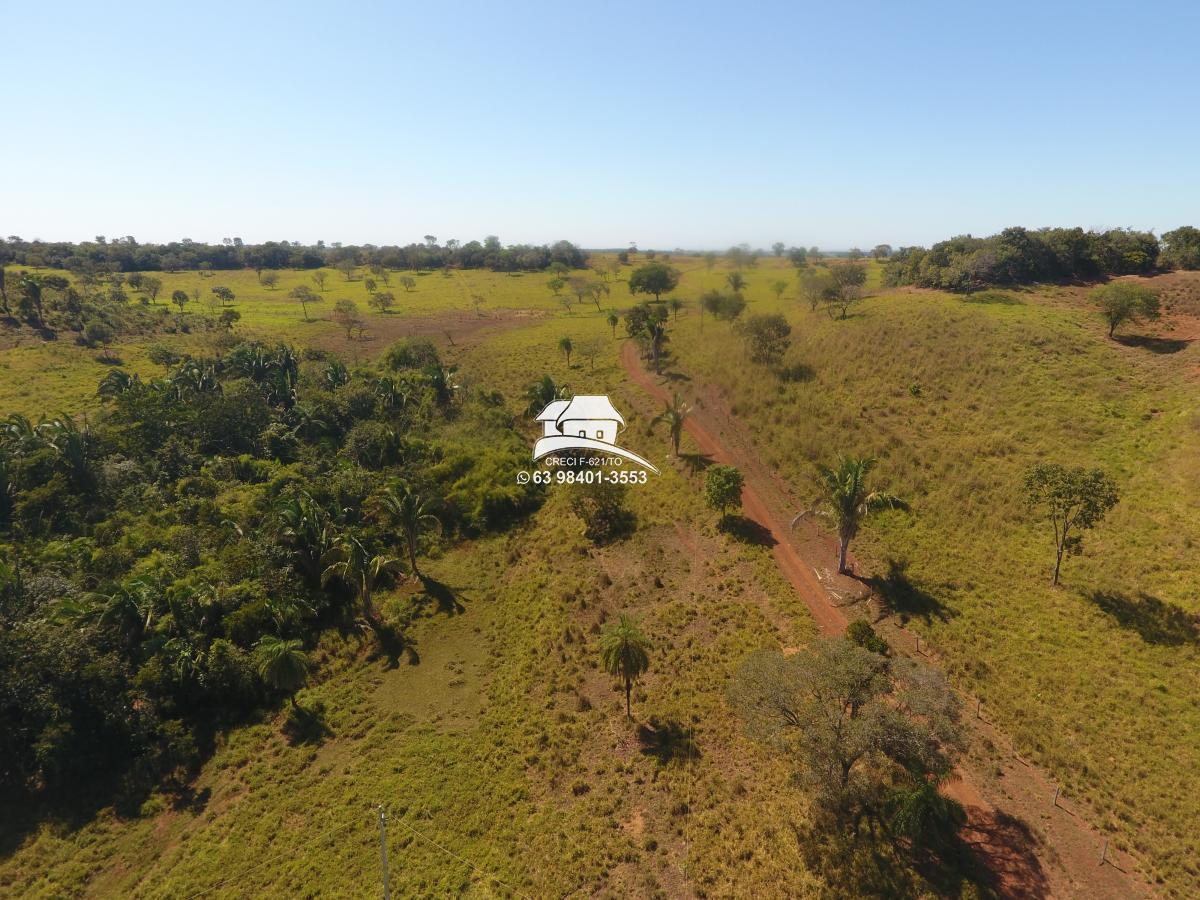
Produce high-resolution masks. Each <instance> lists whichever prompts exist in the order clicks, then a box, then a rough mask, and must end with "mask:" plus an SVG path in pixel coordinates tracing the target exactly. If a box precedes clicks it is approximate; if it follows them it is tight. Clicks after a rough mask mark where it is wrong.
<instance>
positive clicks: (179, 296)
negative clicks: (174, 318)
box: [171, 290, 192, 313]
mask: <svg viewBox="0 0 1200 900" xmlns="http://www.w3.org/2000/svg"><path fill="white" fill-rule="evenodd" d="M191 299H192V298H191V297H189V296H188V292H187V291H180V290H174V291H171V302H172V303H174V304H175V305H176V306H178V307H179V312H180V313H182V312H183V308H184V307H185V306H187V304H188V301H189V300H191Z"/></svg>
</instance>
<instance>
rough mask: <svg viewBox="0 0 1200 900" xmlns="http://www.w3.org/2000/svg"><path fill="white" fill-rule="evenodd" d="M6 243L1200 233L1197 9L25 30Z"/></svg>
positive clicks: (1021, 7) (9, 26)
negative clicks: (124, 238)
mask: <svg viewBox="0 0 1200 900" xmlns="http://www.w3.org/2000/svg"><path fill="white" fill-rule="evenodd" d="M4 19H5V31H6V40H5V46H4V52H3V54H0V84H3V85H4V97H5V100H4V104H3V108H4V114H5V124H6V128H5V132H6V134H5V138H4V140H3V141H0V172H3V173H4V179H3V183H4V187H3V194H2V195H0V232H2V233H3V234H4V235H8V234H19V235H21V236H22V237H25V238H34V237H40V238H43V239H46V240H53V239H85V238H91V237H92V236H94V235H96V234H105V235H109V236H115V235H125V234H132V235H134V236H135V237H137V238H138V239H140V240H166V239H174V238H179V237H190V238H193V239H195V240H220V239H221V238H223V237H227V236H228V237H232V236H235V235H236V236H240V237H242V238H243V239H245V240H247V241H259V240H267V239H276V240H283V239H288V240H299V241H304V242H311V241H316V240H318V239H324V240H326V241H339V240H340V241H343V242H346V243H359V242H371V243H377V244H384V243H397V242H399V243H407V242H409V241H412V240H419V239H420V238H421V236H422V235H424V234H434V235H437V236H438V237H439V238H440V239H446V238H451V237H454V238H459V239H462V240H468V239H471V238H476V237H482V236H483V235H485V234H497V235H499V236H500V238H501V240H503V241H504V242H505V243H515V242H525V241H531V242H537V243H542V242H545V241H550V240H554V239H557V238H559V237H566V238H569V239H571V240H574V241H576V242H578V243H581V244H583V245H584V246H589V247H600V246H621V245H625V244H627V243H629V242H630V241H636V242H637V243H638V244H639V245H640V246H642V247H658V248H664V249H670V248H674V247H677V246H682V247H689V248H691V247H695V248H703V247H726V246H729V245H730V244H732V243H737V242H741V241H745V242H748V243H750V244H753V245H756V246H760V245H761V246H765V245H769V244H770V243H772V242H773V241H776V240H781V241H784V242H786V243H788V244H804V245H813V244H817V245H819V246H821V247H825V248H828V249H841V248H846V247H849V246H851V245H860V246H863V247H869V246H871V245H873V244H875V243H879V242H887V243H891V244H894V245H902V244H914V243H922V244H927V243H929V242H932V241H934V240H937V239H939V238H942V237H946V236H949V235H951V234H957V233H964V232H972V233H975V234H982V233H990V232H993V231H996V230H998V229H1000V228H1002V227H1005V226H1007V225H1013V224H1023V225H1028V226H1031V227H1037V226H1042V225H1076V224H1078V225H1083V226H1085V227H1109V226H1131V227H1138V228H1155V229H1157V230H1158V231H1159V232H1161V231H1163V230H1166V229H1169V228H1172V227H1175V226H1177V225H1180V224H1185V223H1195V224H1200V177H1198V176H1200V52H1198V51H1197V48H1196V39H1197V34H1200V27H1198V26H1200V8H1198V7H1196V6H1195V5H1194V4H1186V3H1157V4H1155V3H1151V4H1142V5H1135V4H1129V3H1124V4H1115V3H1103V2H1090V3H1074V2H1071V3H1046V2H1043V3H1025V2H1010V3H996V4H973V3H962V2H959V3H955V4H948V3H945V4H943V3H910V4H901V3H886V4H885V3H861V4H858V5H855V6H853V7H844V6H840V5H832V4H823V5H820V6H815V5H807V4H801V3H753V2H751V3H741V4H715V3H705V2H689V3H647V2H641V3H612V4H583V3H564V2H561V0H560V2H558V3H545V4H542V3H520V2H515V3H512V4H501V3H495V2H492V3H474V2H469V3H458V4H439V3H429V2H427V3H422V4H411V5H410V4H404V3H381V4H356V3H342V4H310V3H305V2H293V3H278V4H274V3H272V4H265V3H252V2H242V3H238V4H227V3H220V2H214V3H203V4H198V3H189V4H181V3H180V4H177V3H170V2H162V3H153V4H151V3H139V2H128V3H120V4H103V5H101V4H93V3H89V4H81V3H74V2H64V3H56V4H51V3H41V4H33V3H20V4H13V3H9V4H6V8H5V13H4Z"/></svg>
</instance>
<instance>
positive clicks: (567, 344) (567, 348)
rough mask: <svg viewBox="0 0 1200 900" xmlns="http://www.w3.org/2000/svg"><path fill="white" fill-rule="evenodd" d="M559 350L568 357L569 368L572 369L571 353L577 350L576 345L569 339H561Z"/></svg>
mask: <svg viewBox="0 0 1200 900" xmlns="http://www.w3.org/2000/svg"><path fill="white" fill-rule="evenodd" d="M558 349H559V350H561V351H562V352H563V355H564V356H566V357H567V368H568V369H569V368H571V352H572V351H573V350H574V349H575V345H574V344H573V343H571V339H570V338H569V337H563V338H559V341H558Z"/></svg>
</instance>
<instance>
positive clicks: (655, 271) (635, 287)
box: [629, 262, 679, 300]
mask: <svg viewBox="0 0 1200 900" xmlns="http://www.w3.org/2000/svg"><path fill="white" fill-rule="evenodd" d="M678 286H679V272H678V271H677V270H675V269H673V268H671V267H670V266H668V265H666V264H665V263H660V262H652V263H646V265H644V266H639V267H638V268H636V269H634V270H633V274H632V275H630V276H629V293H631V294H653V295H654V299H655V300H658V299H660V298H661V296H662V295H663V294H669V293H671V291H673V290H675V288H676V287H678Z"/></svg>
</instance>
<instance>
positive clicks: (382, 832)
mask: <svg viewBox="0 0 1200 900" xmlns="http://www.w3.org/2000/svg"><path fill="white" fill-rule="evenodd" d="M379 856H380V858H381V859H382V860H383V900H392V888H391V885H390V884H389V883H388V863H387V816H386V815H385V814H384V812H383V804H382V803H381V804H379Z"/></svg>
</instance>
